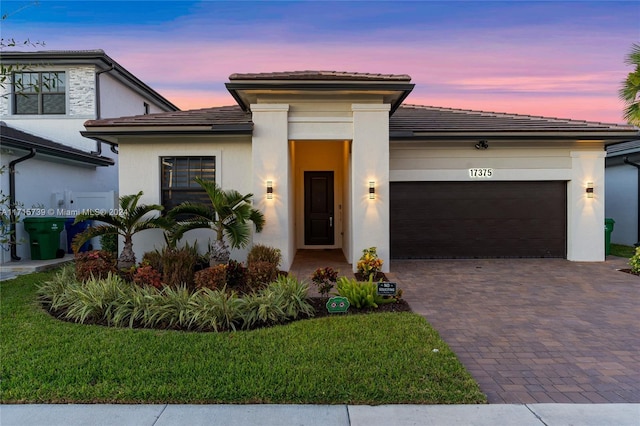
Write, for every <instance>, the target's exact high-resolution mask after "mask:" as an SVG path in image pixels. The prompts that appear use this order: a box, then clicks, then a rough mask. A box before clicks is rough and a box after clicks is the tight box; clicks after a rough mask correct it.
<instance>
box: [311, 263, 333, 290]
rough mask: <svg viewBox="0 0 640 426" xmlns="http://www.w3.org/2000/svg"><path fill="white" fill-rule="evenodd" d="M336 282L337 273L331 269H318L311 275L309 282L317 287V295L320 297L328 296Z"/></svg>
mask: <svg viewBox="0 0 640 426" xmlns="http://www.w3.org/2000/svg"><path fill="white" fill-rule="evenodd" d="M337 280H338V272H337V271H334V270H333V268H331V267H326V268H318V269H316V270H315V272H314V273H313V276H312V277H311V281H313V283H314V284H315V285H316V286H317V287H318V293H320V294H321V295H322V296H324V297H327V296H329V292H330V291H331V289H332V288H333V286H334V285H335V283H336V281H337Z"/></svg>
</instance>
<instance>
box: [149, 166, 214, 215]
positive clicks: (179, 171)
mask: <svg viewBox="0 0 640 426" xmlns="http://www.w3.org/2000/svg"><path fill="white" fill-rule="evenodd" d="M196 177H200V178H202V179H206V180H210V181H213V182H215V180H216V157H213V156H210V157H161V158H160V180H161V183H160V184H161V190H162V200H161V203H162V205H163V206H164V208H165V210H170V209H171V208H173V207H175V206H177V205H178V204H180V203H182V202H184V201H190V202H192V203H203V204H207V205H208V204H210V203H211V202H210V201H209V197H208V196H207V193H206V192H205V191H204V190H203V189H202V187H200V185H198V184H197V183H196V182H195V181H194V178H196Z"/></svg>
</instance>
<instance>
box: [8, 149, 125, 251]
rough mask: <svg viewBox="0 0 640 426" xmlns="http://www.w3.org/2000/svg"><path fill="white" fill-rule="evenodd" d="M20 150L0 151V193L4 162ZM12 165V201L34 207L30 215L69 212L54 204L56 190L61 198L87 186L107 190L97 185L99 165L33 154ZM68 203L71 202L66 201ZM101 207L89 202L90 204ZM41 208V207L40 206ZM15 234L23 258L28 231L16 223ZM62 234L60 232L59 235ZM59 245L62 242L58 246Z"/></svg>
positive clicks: (99, 181)
mask: <svg viewBox="0 0 640 426" xmlns="http://www.w3.org/2000/svg"><path fill="white" fill-rule="evenodd" d="M23 155H24V154H22V153H21V154H20V155H18V156H16V155H10V154H7V151H4V152H3V153H2V155H1V157H2V160H1V163H2V165H4V166H6V167H7V172H5V173H4V174H3V175H1V176H0V183H1V189H2V191H3V193H4V194H7V195H8V194H9V176H8V164H9V162H10V161H13V160H15V159H17V158H19V157H22V156H23ZM15 168H16V176H15V182H16V201H17V203H18V205H19V206H22V207H24V208H25V209H31V208H36V209H37V210H33V212H32V213H31V214H32V215H33V216H42V215H43V213H44V215H45V216H63V217H66V216H69V215H68V214H67V213H69V212H66V211H63V210H65V209H64V206H63V205H61V204H58V202H57V199H56V198H55V195H54V194H56V193H58V194H60V195H61V196H62V200H64V197H65V194H66V196H67V198H69V197H70V196H71V197H73V194H74V193H79V192H88V188H90V189H91V190H92V191H105V192H106V191H111V190H113V188H110V187H109V186H107V185H101V180H100V179H99V177H98V175H99V174H100V172H101V171H102V169H103V168H94V167H79V166H77V165H73V164H70V163H60V162H55V161H50V160H43V159H41V158H40V157H38V156H36V157H35V158H31V159H28V160H26V161H24V162H21V163H18V164H16V166H15ZM87 182H95V183H96V184H95V185H94V184H91V185H87ZM69 207H72V208H73V206H72V205H69ZM97 207H102V205H100V206H91V208H97ZM41 209H44V211H43V210H41ZM21 216H22V218H25V217H27V215H26V212H23V214H22V215H21ZM16 231H17V232H16V237H17V241H19V242H20V244H19V245H18V246H17V255H18V256H19V257H21V258H23V259H29V258H30V249H29V235H28V234H27V233H26V232H25V231H24V226H23V224H22V223H19V224H18V225H17V227H16ZM63 237H64V235H63ZM61 247H62V246H61ZM6 249H7V247H4V248H3V250H2V262H7V261H9V260H10V255H9V252H8V251H6Z"/></svg>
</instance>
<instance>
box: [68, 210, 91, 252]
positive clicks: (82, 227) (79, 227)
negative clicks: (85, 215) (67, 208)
mask: <svg viewBox="0 0 640 426" xmlns="http://www.w3.org/2000/svg"><path fill="white" fill-rule="evenodd" d="M75 220H76V219H75V218H73V217H69V218H66V219H65V220H64V229H65V230H66V231H67V253H69V254H73V249H72V248H71V245H72V244H73V239H74V238H75V237H76V235H78V234H82V233H83V232H84V231H86V230H87V228H88V227H90V226H91V221H90V220H85V221H82V222H79V223H76V224H75V225H74V224H73V222H74V221H75ZM90 245H91V243H90V242H89V241H87V242H86V243H84V244H83V245H82V246H81V247H80V250H78V251H89V249H90V247H89V246H90Z"/></svg>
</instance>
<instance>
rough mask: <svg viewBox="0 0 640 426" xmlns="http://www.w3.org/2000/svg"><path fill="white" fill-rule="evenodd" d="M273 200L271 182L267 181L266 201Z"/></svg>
mask: <svg viewBox="0 0 640 426" xmlns="http://www.w3.org/2000/svg"><path fill="white" fill-rule="evenodd" d="M272 199H273V181H271V180H268V181H267V200H272Z"/></svg>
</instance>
